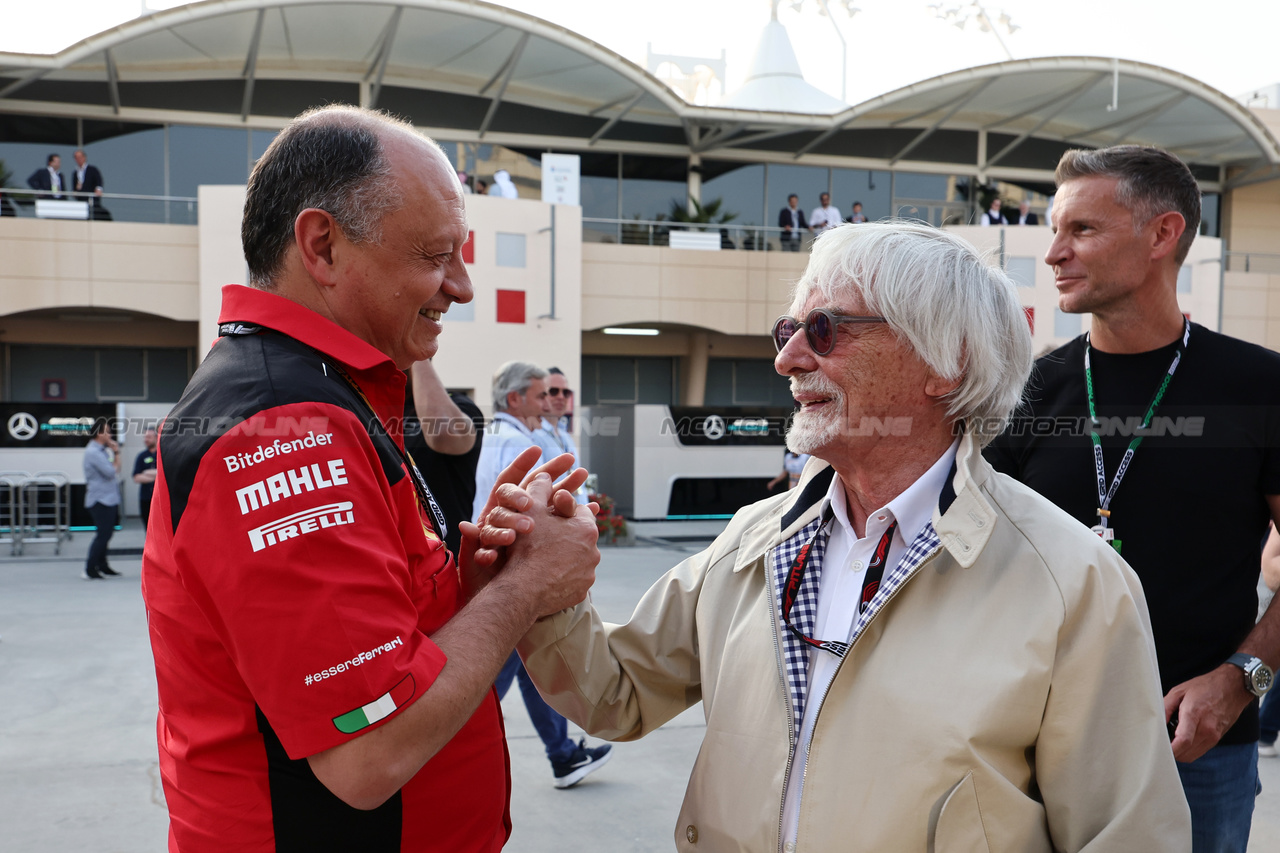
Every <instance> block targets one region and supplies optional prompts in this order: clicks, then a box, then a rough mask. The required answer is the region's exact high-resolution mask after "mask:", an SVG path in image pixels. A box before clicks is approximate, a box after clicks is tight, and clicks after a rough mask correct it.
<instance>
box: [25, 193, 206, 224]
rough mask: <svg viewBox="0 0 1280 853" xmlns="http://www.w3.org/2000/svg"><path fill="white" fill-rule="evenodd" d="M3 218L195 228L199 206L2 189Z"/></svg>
mask: <svg viewBox="0 0 1280 853" xmlns="http://www.w3.org/2000/svg"><path fill="white" fill-rule="evenodd" d="M50 202H56V203H57V204H50ZM64 202H65V204H64ZM0 216H17V217H29V218H39V219H93V220H98V221H103V220H116V221H119V222H155V223H164V224H169V225H195V224H196V223H197V220H198V205H197V199H196V198H195V197H194V196H177V195H139V194H136V193H108V192H104V193H103V194H102V195H100V196H95V195H93V194H92V193H75V192H71V191H69V190H63V191H61V192H58V193H55V192H53V191H52V190H32V189H27V188H25V187H0Z"/></svg>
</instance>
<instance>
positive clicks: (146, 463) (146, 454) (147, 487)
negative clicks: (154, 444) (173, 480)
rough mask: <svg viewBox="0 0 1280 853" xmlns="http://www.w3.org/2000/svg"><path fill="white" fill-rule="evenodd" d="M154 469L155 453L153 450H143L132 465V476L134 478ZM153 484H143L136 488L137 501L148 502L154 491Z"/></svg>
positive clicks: (154, 486)
mask: <svg viewBox="0 0 1280 853" xmlns="http://www.w3.org/2000/svg"><path fill="white" fill-rule="evenodd" d="M155 467H156V452H155V451H154V450H144V451H142V452H141V453H139V454H138V458H137V459H136V460H134V463H133V475H134V476H135V477H136V476H138V475H139V474H141V473H142V472H143V471H146V470H149V469H151V468H155ZM155 488H156V485H155V483H143V484H142V485H140V486H138V500H139V501H149V500H151V495H152V493H153V492H154V491H155Z"/></svg>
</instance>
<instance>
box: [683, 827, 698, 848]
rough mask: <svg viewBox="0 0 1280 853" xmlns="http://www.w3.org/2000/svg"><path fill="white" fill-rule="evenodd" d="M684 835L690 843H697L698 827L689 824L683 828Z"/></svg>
mask: <svg viewBox="0 0 1280 853" xmlns="http://www.w3.org/2000/svg"><path fill="white" fill-rule="evenodd" d="M684 837H685V838H687V839H689V843H690V844H697V843H698V827H696V826H694V825H693V824H689V825H688V826H686V827H685V828H684Z"/></svg>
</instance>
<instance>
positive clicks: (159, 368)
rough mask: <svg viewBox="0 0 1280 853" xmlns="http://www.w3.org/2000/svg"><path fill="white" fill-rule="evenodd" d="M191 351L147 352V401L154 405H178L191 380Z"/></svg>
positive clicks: (162, 350) (167, 350)
mask: <svg viewBox="0 0 1280 853" xmlns="http://www.w3.org/2000/svg"><path fill="white" fill-rule="evenodd" d="M190 363H191V350H189V349H149V350H147V399H148V400H149V401H151V402H153V403H170V402H173V403H176V402H178V398H179V397H181V396H182V391H183V389H185V388H186V387H187V382H188V381H190V379H191V373H190Z"/></svg>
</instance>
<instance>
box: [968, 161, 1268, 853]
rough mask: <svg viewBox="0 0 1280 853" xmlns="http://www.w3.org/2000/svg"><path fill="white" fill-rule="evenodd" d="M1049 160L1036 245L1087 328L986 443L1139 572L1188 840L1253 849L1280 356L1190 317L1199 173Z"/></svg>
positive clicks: (1005, 466) (1063, 302) (1171, 164)
mask: <svg viewBox="0 0 1280 853" xmlns="http://www.w3.org/2000/svg"><path fill="white" fill-rule="evenodd" d="M1056 177H1057V183H1058V188H1059V189H1058V195H1057V197H1056V200H1055V203H1054V208H1053V223H1052V224H1053V228H1054V232H1055V237H1054V241H1053V244H1052V246H1051V247H1050V249H1049V252H1048V254H1047V255H1046V256H1045V262H1046V263H1048V264H1049V265H1051V266H1052V267H1053V268H1054V274H1055V277H1056V283H1057V288H1058V302H1059V306H1060V307H1061V308H1062V310H1063V311H1066V312H1069V313H1085V312H1089V313H1091V314H1092V323H1091V326H1090V332H1089V334H1087V335H1082V336H1081V337H1079V338H1077V339H1075V340H1073V341H1071V342H1070V343H1069V344H1067V345H1066V346H1064V347H1062V348H1060V349H1058V350H1056V351H1054V352H1052V353H1050V354H1048V355H1046V356H1044V357H1043V358H1041V359H1040V360H1039V361H1038V362H1037V363H1036V369H1035V371H1034V372H1033V373H1032V377H1031V381H1030V383H1029V385H1028V389H1027V398H1028V405H1027V406H1026V408H1025V410H1024V412H1023V414H1022V416H1021V417H1019V418H1017V419H1015V421H1014V422H1013V423H1012V424H1011V425H1010V427H1009V429H1008V431H1006V432H1005V434H1004V435H1002V436H1000V437H999V438H998V439H996V441H995V442H993V444H992V445H991V446H990V447H989V448H988V450H987V452H986V453H987V457H988V459H989V460H990V461H991V463H992V464H993V465H994V466H995V467H996V468H997V469H998V470H1001V471H1003V472H1005V473H1007V474H1010V475H1012V476H1014V477H1017V478H1018V479H1020V480H1022V481H1023V482H1024V483H1026V484H1028V485H1030V486H1031V487H1033V488H1035V489H1036V490H1037V491H1039V492H1040V493H1041V494H1043V495H1045V496H1046V497H1048V498H1049V499H1050V500H1052V501H1053V502H1054V503H1056V504H1057V505H1058V506H1059V507H1061V508H1062V509H1064V510H1066V511H1067V512H1068V513H1070V514H1071V515H1072V516H1074V517H1075V518H1076V519H1078V520H1079V521H1081V522H1082V523H1084V524H1086V525H1089V526H1090V527H1092V528H1093V529H1094V531H1095V532H1096V533H1097V534H1098V535H1099V536H1101V537H1102V538H1104V539H1106V540H1108V541H1110V542H1111V543H1112V545H1113V546H1114V547H1115V548H1116V550H1117V551H1119V552H1120V554H1121V555H1122V556H1123V557H1124V558H1125V560H1126V561H1127V562H1128V563H1129V564H1130V565H1131V566H1132V567H1133V569H1134V571H1135V572H1137V574H1138V576H1139V577H1140V578H1141V580H1142V584H1143V589H1144V592H1145V594H1146V599H1147V605H1148V607H1149V609H1150V612H1151V625H1152V631H1153V633H1154V636H1155V645H1156V655H1157V658H1158V659H1159V665H1160V677H1161V681H1162V682H1163V685H1162V686H1163V689H1164V691H1165V713H1166V714H1167V715H1169V717H1170V718H1171V731H1172V732H1173V742H1172V745H1171V746H1172V749H1173V752H1174V757H1175V758H1176V759H1177V760H1178V770H1179V773H1180V774H1181V776H1182V782H1183V789H1184V791H1185V793H1186V795H1187V800H1188V803H1189V804H1190V806H1191V818H1192V826H1193V833H1194V845H1195V847H1194V849H1195V850H1196V851H1197V853H1199V851H1208V850H1213V851H1233V852H1234V851H1238V853H1244V851H1245V849H1246V847H1247V846H1248V839H1249V827H1250V821H1251V818H1252V812H1253V802H1254V797H1255V796H1256V794H1257V778H1258V777H1257V739H1258V700H1257V697H1258V696H1260V695H1261V694H1263V693H1265V692H1266V689H1267V688H1268V687H1269V674H1270V672H1269V667H1268V665H1270V666H1275V665H1276V664H1277V663H1280V608H1277V607H1271V608H1270V609H1269V610H1268V611H1267V613H1266V614H1265V615H1264V616H1263V618H1262V620H1261V621H1260V622H1259V623H1258V625H1257V627H1256V628H1255V626H1254V617H1255V615H1256V607H1257V598H1256V592H1255V586H1256V583H1257V579H1258V549H1259V542H1260V541H1261V539H1262V536H1263V534H1264V533H1265V531H1266V527H1267V521H1268V519H1269V518H1280V355H1277V354H1276V353H1274V352H1271V351H1269V350H1265V349H1263V348H1261V347H1257V346H1254V345H1252V344H1248V343H1245V342H1243V341H1239V340H1235V339H1233V338H1229V337H1226V336H1225V335H1220V334H1217V333H1215V332H1212V331H1210V330H1208V329H1206V328H1204V327H1203V326H1200V325H1197V324H1194V323H1191V322H1189V320H1186V319H1185V318H1184V316H1183V314H1182V311H1181V309H1180V308H1179V306H1178V300H1177V276H1178V270H1179V268H1180V267H1181V265H1182V262H1183V261H1184V260H1185V258H1186V255H1187V251H1188V249H1189V248H1190V246H1191V242H1192V240H1194V239H1195V234H1196V231H1197V228H1198V226H1199V222H1200V191H1199V188H1198V187H1197V185H1196V182H1195V178H1194V177H1193V176H1192V175H1191V173H1190V171H1189V170H1188V169H1187V167H1186V166H1185V165H1183V164H1182V163H1181V162H1180V161H1179V160H1178V159H1177V158H1175V157H1173V156H1172V155H1170V154H1167V153H1165V152H1163V151H1159V150H1156V149H1151V148H1141V147H1137V146H1121V147H1118V148H1109V149H1103V150H1100V151H1087V152H1086V151H1068V152H1067V153H1066V154H1065V155H1063V158H1062V161H1061V162H1060V163H1059V164H1058V171H1057V176H1056ZM1095 448H1096V449H1097V452H1095Z"/></svg>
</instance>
